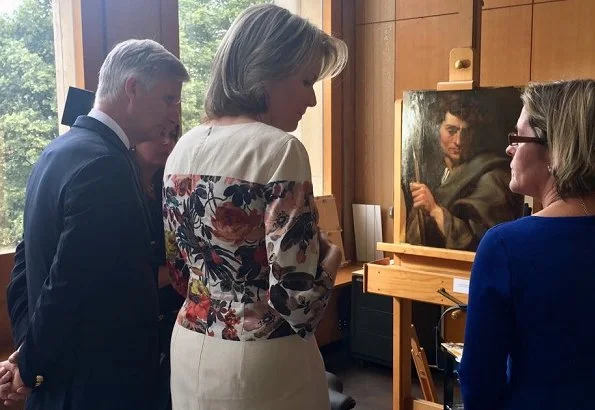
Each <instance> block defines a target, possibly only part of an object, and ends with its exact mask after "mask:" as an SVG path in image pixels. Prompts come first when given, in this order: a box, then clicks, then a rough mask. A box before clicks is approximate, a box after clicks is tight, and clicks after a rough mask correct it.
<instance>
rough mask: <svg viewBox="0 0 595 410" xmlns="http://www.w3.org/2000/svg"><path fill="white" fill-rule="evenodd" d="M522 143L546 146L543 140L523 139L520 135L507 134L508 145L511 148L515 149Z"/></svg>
mask: <svg viewBox="0 0 595 410" xmlns="http://www.w3.org/2000/svg"><path fill="white" fill-rule="evenodd" d="M522 142H528V143H533V144H539V145H543V146H546V145H547V141H546V140H545V139H543V138H535V137H524V136H522V135H518V134H515V133H514V132H511V133H510V134H508V145H510V146H511V147H517V146H518V145H519V143H522Z"/></svg>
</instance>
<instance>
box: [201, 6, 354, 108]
mask: <svg viewBox="0 0 595 410" xmlns="http://www.w3.org/2000/svg"><path fill="white" fill-rule="evenodd" d="M317 60H320V62H321V65H320V67H321V68H320V73H319V75H318V79H317V80H320V79H323V78H326V77H332V76H335V75H337V74H339V73H340V72H341V71H342V70H343V68H344V67H345V64H346V62H347V46H346V45H345V43H344V42H343V41H341V40H339V39H336V38H333V37H331V36H329V35H328V34H326V33H325V32H323V31H322V30H320V29H319V28H317V27H315V26H314V25H312V24H311V23H309V22H308V21H307V20H305V19H303V18H302V17H299V16H297V15H295V14H292V13H291V12H290V11H289V10H287V9H284V8H282V7H279V6H275V5H273V4H261V5H256V6H251V7H249V8H247V9H246V10H245V11H244V12H242V13H241V14H240V15H239V16H238V17H237V18H236V19H235V21H234V22H233V23H232V25H231V27H230V28H229V30H228V31H227V33H226V34H225V36H224V38H223V41H222V42H221V44H220V45H219V49H218V50H217V53H216V55H215V59H214V60H213V65H212V69H211V79H210V83H209V87H208V89H207V95H206V98H205V111H206V114H207V117H208V118H211V119H212V118H219V117H223V116H237V115H257V114H261V113H264V112H266V111H267V109H268V107H267V97H266V91H265V87H266V84H267V82H270V81H274V80H278V79H281V78H283V77H286V76H288V75H291V74H294V73H296V72H297V71H298V70H299V69H300V68H302V67H304V66H306V65H308V64H309V63H311V62H312V61H317Z"/></svg>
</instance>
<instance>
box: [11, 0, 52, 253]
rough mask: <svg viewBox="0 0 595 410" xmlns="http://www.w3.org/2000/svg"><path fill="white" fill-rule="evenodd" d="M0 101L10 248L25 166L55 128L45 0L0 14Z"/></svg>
mask: <svg viewBox="0 0 595 410" xmlns="http://www.w3.org/2000/svg"><path fill="white" fill-rule="evenodd" d="M0 102H1V103H0V187H1V190H0V247H12V246H14V245H15V244H16V243H17V242H18V240H19V239H20V237H21V235H22V231H23V208H24V202H25V186H26V183H27V178H28V176H29V173H30V172H31V167H32V166H33V164H34V163H35V161H36V160H37V158H38V157H39V154H40V153H41V151H42V150H43V149H44V148H45V146H46V145H47V144H48V143H49V142H50V141H51V140H52V139H54V138H55V137H56V134H57V133H58V119H57V115H56V69H55V63H54V34H53V27H52V1H51V0H22V2H21V3H20V5H19V6H18V7H17V8H16V9H15V10H14V12H13V13H11V14H4V15H2V14H0Z"/></svg>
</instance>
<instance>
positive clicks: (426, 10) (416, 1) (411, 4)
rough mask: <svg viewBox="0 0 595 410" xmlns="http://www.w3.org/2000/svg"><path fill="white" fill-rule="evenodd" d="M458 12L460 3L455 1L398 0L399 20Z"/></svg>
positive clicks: (397, 16)
mask: <svg viewBox="0 0 595 410" xmlns="http://www.w3.org/2000/svg"><path fill="white" fill-rule="evenodd" d="M458 12H459V2H458V1H455V0H447V1H445V0H396V18H397V20H403V19H411V18H416V17H428V16H438V15H441V14H452V13H458ZM446 27H448V26H446ZM445 29H446V28H445Z"/></svg>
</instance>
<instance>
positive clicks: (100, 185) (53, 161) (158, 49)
mask: <svg viewBox="0 0 595 410" xmlns="http://www.w3.org/2000/svg"><path fill="white" fill-rule="evenodd" d="M187 80H188V73H187V71H186V69H185V68H184V66H183V65H182V63H181V62H180V61H179V60H178V59H177V58H176V57H175V56H173V55H172V54H171V53H169V52H168V51H166V50H165V49H164V48H163V47H162V46H160V45H159V44H157V43H155V42H154V41H151V40H129V41H126V42H123V43H120V44H118V45H116V46H115V47H114V49H113V50H112V51H111V52H110V54H109V55H108V56H107V58H106V60H105V62H104V63H103V65H102V67H101V70H100V75H99V85H98V90H97V97H96V102H95V106H94V108H93V109H92V110H91V112H90V113H89V115H88V116H81V117H79V118H78V119H77V120H76V122H75V123H74V125H73V127H72V128H71V129H70V130H69V131H68V132H66V133H65V134H64V135H62V136H60V137H59V138H57V139H56V140H54V141H53V142H52V143H50V144H49V145H48V147H47V148H46V149H45V150H44V152H43V153H42V154H41V156H40V158H39V160H38V162H37V164H36V165H35V167H34V168H33V171H32V173H31V176H30V178H29V182H28V184H27V198H26V203H25V214H24V240H23V243H21V244H20V245H19V247H18V248H17V251H16V253H15V269H14V271H13V275H12V282H11V285H10V286H9V290H8V300H9V311H10V313H11V317H15V318H20V319H19V320H18V321H17V322H15V323H13V324H12V325H13V333H14V336H15V340H16V341H17V343H18V345H19V350H18V352H15V354H14V355H13V357H12V363H11V362H2V363H0V377H1V378H2V379H1V380H0V384H1V383H2V382H3V381H4V382H5V381H6V380H7V379H8V377H10V380H11V384H10V385H9V386H10V389H9V390H7V388H6V386H7V384H6V383H5V384H3V385H2V386H1V387H0V389H1V390H0V398H2V399H7V398H9V399H13V400H14V399H19V398H21V397H22V396H23V395H25V394H27V393H29V392H30V395H29V397H28V398H27V404H26V408H27V409H44V410H48V409H85V410H87V409H141V408H142V409H151V408H153V407H155V392H156V388H155V386H156V381H157V380H156V379H157V366H158V359H159V358H158V353H157V348H158V346H157V321H158V306H157V289H156V284H155V279H154V275H153V272H152V270H151V269H150V262H151V259H150V258H151V253H152V249H151V243H150V237H151V230H152V227H151V222H150V219H149V215H148V211H147V207H146V203H145V201H144V197H143V193H142V190H141V187H140V184H139V181H138V177H137V174H136V172H135V171H134V165H133V163H132V161H131V157H130V153H129V149H130V148H131V147H134V146H136V145H137V144H138V143H140V142H144V141H151V140H155V139H158V138H160V137H161V135H163V134H164V133H167V132H168V131H169V130H170V129H171V128H172V127H174V126H175V124H177V121H178V116H179V100H180V94H181V88H182V83H183V82H184V81H187ZM25 267H26V268H25ZM23 275H24V276H23ZM23 277H24V278H25V279H26V280H23ZM24 301H26V304H25V303H23V302H24ZM24 310H26V315H25V314H24Z"/></svg>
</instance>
